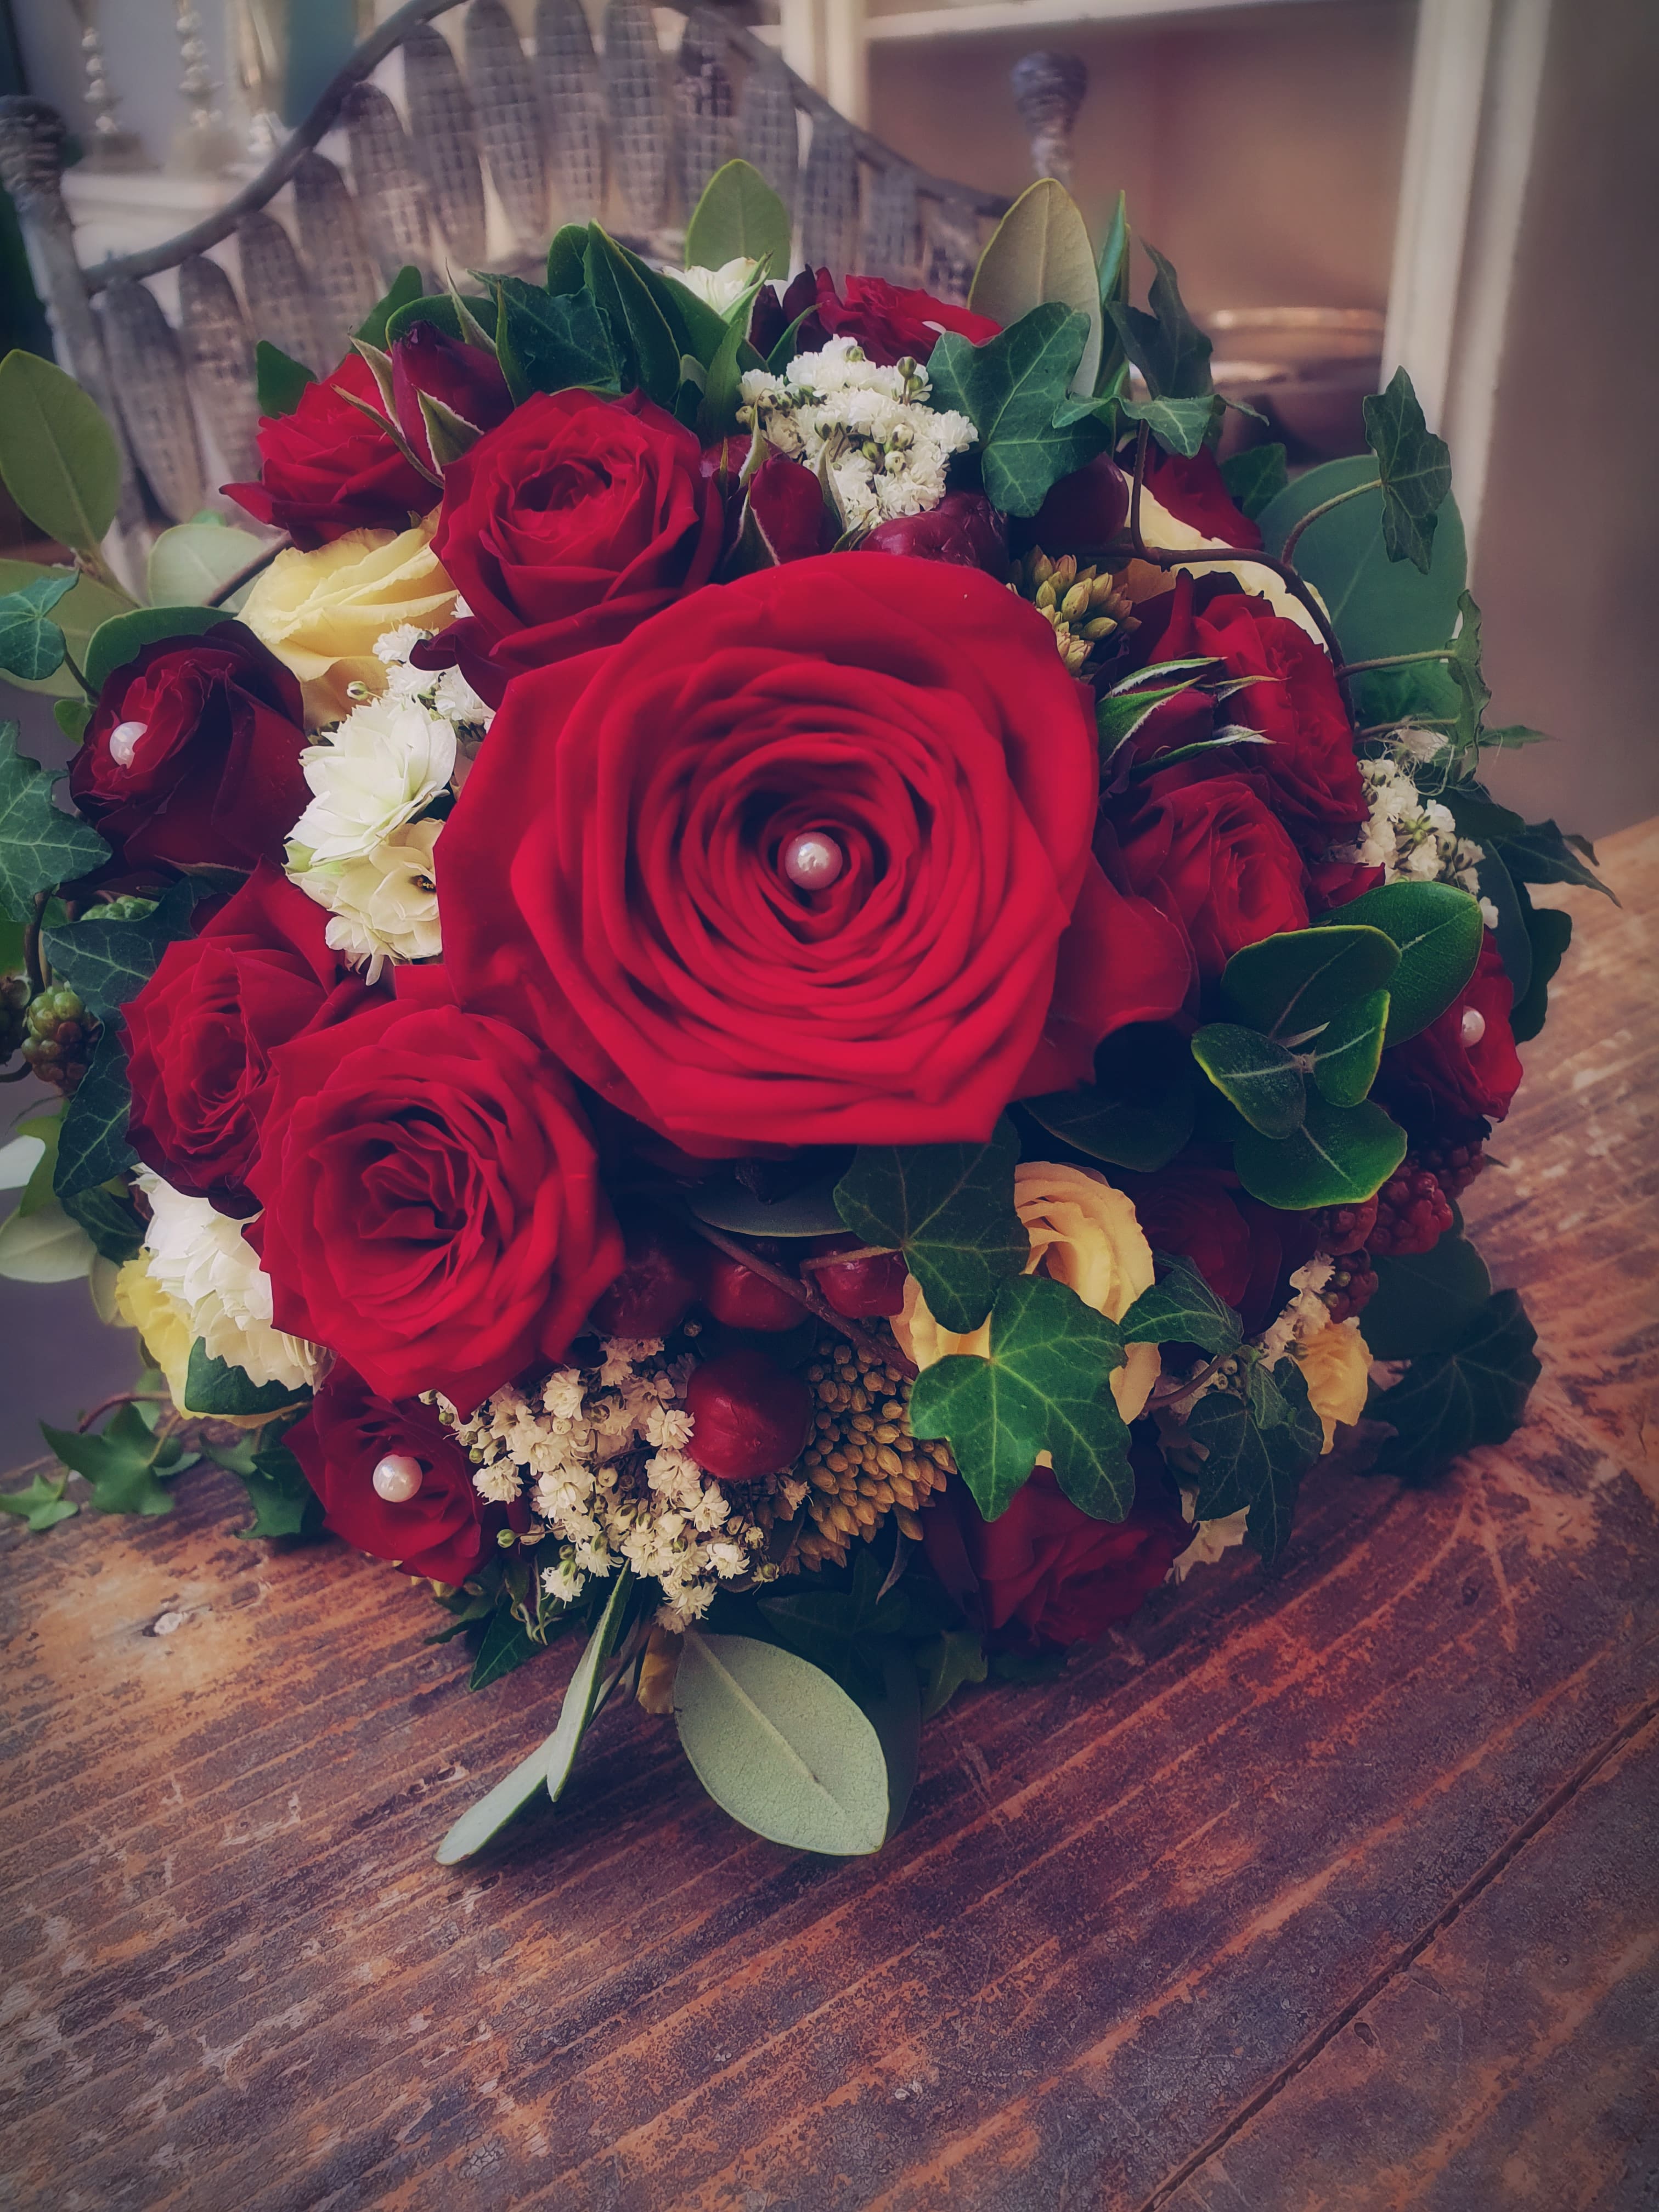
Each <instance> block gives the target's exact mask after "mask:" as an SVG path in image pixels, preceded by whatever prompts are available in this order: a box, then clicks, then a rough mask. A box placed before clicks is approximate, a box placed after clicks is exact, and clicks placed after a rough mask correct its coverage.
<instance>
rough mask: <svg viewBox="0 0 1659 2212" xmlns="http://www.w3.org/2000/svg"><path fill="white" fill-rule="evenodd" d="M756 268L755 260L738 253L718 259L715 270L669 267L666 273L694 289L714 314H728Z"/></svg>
mask: <svg viewBox="0 0 1659 2212" xmlns="http://www.w3.org/2000/svg"><path fill="white" fill-rule="evenodd" d="M759 267H760V264H759V262H758V261H749V260H746V259H745V258H744V256H743V255H742V254H740V253H739V254H738V255H737V256H736V257H735V258H734V259H732V260H731V261H726V262H722V264H720V267H719V268H718V269H671V270H669V272H668V273H669V275H670V276H671V277H673V279H674V280H675V282H676V283H680V284H684V287H685V289H686V290H687V291H688V292H695V293H696V295H697V297H698V299H700V300H701V301H702V302H703V304H704V306H705V307H712V308H713V309H714V313H716V314H717V315H729V314H730V313H731V312H732V308H733V307H736V306H737V304H738V301H739V300H740V299H742V297H743V295H744V293H745V292H746V291H747V290H748V289H749V288H750V285H751V284H752V283H754V281H755V271H756V270H757V269H758V268H759Z"/></svg>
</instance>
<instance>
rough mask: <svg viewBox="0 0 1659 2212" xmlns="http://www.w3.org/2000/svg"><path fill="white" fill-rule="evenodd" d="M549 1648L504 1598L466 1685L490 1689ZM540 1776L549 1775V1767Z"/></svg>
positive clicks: (497, 1609) (515, 1771) (475, 1688)
mask: <svg viewBox="0 0 1659 2212" xmlns="http://www.w3.org/2000/svg"><path fill="white" fill-rule="evenodd" d="M545 1650H547V1646H546V1645H545V1644H544V1643H542V1642H541V1641H540V1640H539V1638H536V1637H534V1636H532V1634H531V1633H530V1631H529V1630H528V1629H527V1628H526V1626H525V1625H524V1623H523V1622H522V1621H521V1620H520V1619H519V1617H518V1615H517V1614H516V1613H514V1612H513V1608H512V1607H511V1606H510V1605H509V1604H508V1603H507V1600H506V1599H505V1598H503V1599H502V1601H501V1604H500V1605H499V1606H498V1607H497V1608H496V1610H495V1613H494V1615H493V1616H492V1618H491V1620H490V1623H489V1627H488V1628H486V1629H485V1631H484V1632H483V1642H482V1643H481V1644H479V1646H478V1653H477V1657H476V1658H475V1659H474V1660H473V1662H472V1672H471V1674H469V1675H468V1676H467V1678H466V1686H467V1688H468V1689H469V1690H487V1689H488V1688H489V1686H490V1684H491V1683H492V1682H499V1681H500V1680H501V1676H502V1675H503V1674H513V1673H514V1672H515V1671H516V1670H517V1669H518V1668H520V1667H524V1666H527V1665H528V1664H529V1662H531V1660H532V1659H539V1658H540V1657H541V1656H543V1654H544V1652H545ZM513 1771H514V1773H517V1771H518V1769H517V1768H516V1767H515V1768H514V1770H513ZM538 1779H545V1770H544V1773H543V1775H542V1776H540V1777H538ZM485 1802H486V1803H487V1802H489V1801H488V1799H486V1800H485Z"/></svg>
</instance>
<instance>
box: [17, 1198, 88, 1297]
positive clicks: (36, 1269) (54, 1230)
mask: <svg viewBox="0 0 1659 2212" xmlns="http://www.w3.org/2000/svg"><path fill="white" fill-rule="evenodd" d="M96 1256H97V1255H96V1254H95V1252H94V1248H93V1244H92V1242H91V1239H90V1238H89V1237H88V1235H87V1233H86V1231H85V1230H83V1229H82V1227H81V1225H80V1224H79V1223H78V1222H76V1221H71V1220H70V1218H69V1216H68V1214H67V1213H65V1212H64V1209H63V1207H62V1206H59V1205H58V1204H57V1203H56V1201H55V1200H54V1201H52V1202H49V1203H48V1204H47V1205H46V1206H40V1207H39V1208H38V1209H37V1210H36V1211H35V1212H33V1213H27V1214H26V1213H24V1212H22V1210H21V1208H20V1209H19V1210H18V1211H17V1212H15V1213H14V1214H12V1215H10V1216H9V1218H8V1219H7V1220H5V1221H3V1222H0V1279H3V1280H4V1281H6V1282H9V1283H72V1282H74V1281H75V1280H76V1278H77V1277H78V1276H82V1275H84V1274H85V1273H87V1271H88V1268H89V1267H91V1265H92V1263H93V1261H94V1258H95V1257H96Z"/></svg>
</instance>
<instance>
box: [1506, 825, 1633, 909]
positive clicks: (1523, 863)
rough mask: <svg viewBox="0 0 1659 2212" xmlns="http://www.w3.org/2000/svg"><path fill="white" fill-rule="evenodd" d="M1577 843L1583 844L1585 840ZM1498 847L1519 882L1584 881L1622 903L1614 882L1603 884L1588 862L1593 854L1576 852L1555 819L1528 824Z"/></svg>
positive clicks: (1591, 888) (1565, 882)
mask: <svg viewBox="0 0 1659 2212" xmlns="http://www.w3.org/2000/svg"><path fill="white" fill-rule="evenodd" d="M1578 842H1579V843H1580V844H1581V845H1582V844H1583V840H1582V839H1580V840H1579V841H1578ZM1499 850H1500V851H1501V852H1502V854H1503V855H1504V866H1506V867H1507V868H1508V869H1509V872H1510V874H1511V875H1512V876H1513V877H1514V878H1515V880H1516V883H1517V884H1583V885H1584V886H1585V888H1586V889H1587V890H1595V891H1601V893H1603V894H1604V896H1607V898H1610V899H1612V900H1613V904H1614V905H1615V906H1617V905H1618V903H1619V900H1618V898H1617V896H1615V894H1614V892H1613V887H1612V885H1611V884H1604V883H1603V882H1602V880H1601V877H1600V876H1598V875H1597V874H1596V873H1595V869H1594V868H1593V867H1592V866H1589V860H1594V858H1595V854H1594V853H1593V852H1590V853H1589V855H1588V858H1586V857H1585V856H1584V855H1583V854H1580V853H1579V852H1576V851H1575V850H1574V849H1573V841H1572V840H1571V838H1569V837H1567V836H1564V834H1563V833H1562V831H1561V830H1559V829H1558V828H1557V827H1556V825H1555V823H1553V822H1529V823H1527V824H1526V826H1525V827H1524V828H1523V829H1522V830H1521V832H1520V834H1519V836H1513V837H1505V838H1504V839H1503V840H1502V842H1501V844H1500V846H1499Z"/></svg>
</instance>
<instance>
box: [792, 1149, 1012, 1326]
mask: <svg viewBox="0 0 1659 2212" xmlns="http://www.w3.org/2000/svg"><path fill="white" fill-rule="evenodd" d="M1018 1158H1019V1139H1018V1136H1017V1135H1016V1133H1015V1131H1014V1127H1013V1124H1012V1122H1011V1121H1009V1120H1008V1118H1007V1116H1006V1115H1003V1116H1002V1118H1001V1119H1000V1121H998V1123H997V1125H996V1127H995V1128H994V1129H993V1130H992V1132H991V1137H990V1141H989V1143H988V1144H983V1145H861V1146H860V1147H859V1149H858V1151H857V1152H855V1153H854V1157H853V1164H852V1165H851V1167H849V1168H848V1170H847V1172H846V1174H845V1175H844V1176H842V1179H841V1181H840V1182H838V1183H837V1184H836V1194H835V1195H836V1210H837V1212H839V1213H840V1215H841V1218H842V1221H843V1222H844V1223H845V1224H846V1225H847V1227H848V1229H850V1230H851V1231H852V1232H853V1234H854V1236H855V1237H859V1238H860V1240H861V1241H862V1242H863V1243H866V1244H875V1245H880V1246H882V1247H883V1248H884V1249H888V1250H900V1251H902V1253H903V1254H904V1258H905V1264H906V1265H907V1267H908V1268H909V1270H910V1273H912V1274H913V1275H914V1276H915V1279H916V1280H917V1281H918V1282H919V1283H920V1284H921V1287H922V1290H923V1291H924V1292H925V1293H926V1295H927V1304H928V1306H929V1308H930V1309H931V1310H932V1312H933V1316H934V1318H935V1319H936V1320H937V1321H939V1322H943V1324H944V1326H945V1328H948V1329H951V1330H952V1331H954V1332H955V1333H956V1334H965V1333H966V1332H967V1331H968V1330H969V1329H975V1328H978V1327H979V1325H980V1323H981V1322H982V1321H983V1320H984V1318H985V1316H986V1315H987V1313H988V1312H989V1311H990V1310H991V1301H992V1299H993V1298H994V1297H995V1296H996V1291H997V1283H998V1281H999V1279H1000V1278H1001V1277H1003V1276H1005V1275H1018V1273H1019V1272H1020V1270H1021V1269H1022V1268H1023V1267H1024V1265H1025V1261H1026V1258H1027V1255H1029V1253H1030V1249H1031V1243H1030V1237H1027V1235H1026V1233H1025V1225H1024V1223H1023V1222H1022V1221H1021V1219H1020V1218H1019V1216H1018V1213H1017V1212H1015V1211H1014V1164H1015V1162H1016V1161H1017V1160H1018Z"/></svg>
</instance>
